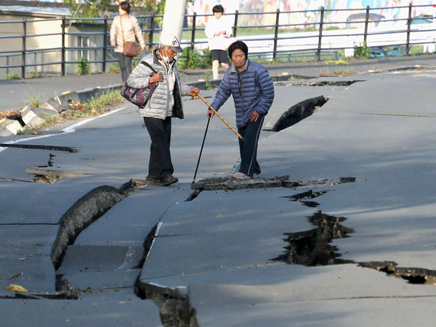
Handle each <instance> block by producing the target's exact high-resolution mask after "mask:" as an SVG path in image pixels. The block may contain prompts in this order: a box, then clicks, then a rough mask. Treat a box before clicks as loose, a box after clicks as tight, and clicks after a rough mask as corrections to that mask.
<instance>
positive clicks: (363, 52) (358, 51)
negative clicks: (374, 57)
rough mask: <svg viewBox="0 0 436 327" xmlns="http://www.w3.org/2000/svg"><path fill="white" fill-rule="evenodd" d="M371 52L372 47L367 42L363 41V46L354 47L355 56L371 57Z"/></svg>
mask: <svg viewBox="0 0 436 327" xmlns="http://www.w3.org/2000/svg"><path fill="white" fill-rule="evenodd" d="M370 54H371V48H370V47H368V45H367V44H366V42H363V45H362V46H361V47H354V56H355V57H357V58H369V56H370Z"/></svg>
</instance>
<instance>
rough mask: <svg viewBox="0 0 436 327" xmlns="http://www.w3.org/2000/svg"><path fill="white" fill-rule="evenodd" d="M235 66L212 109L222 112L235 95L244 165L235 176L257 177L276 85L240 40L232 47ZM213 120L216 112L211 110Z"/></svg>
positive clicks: (231, 55)
mask: <svg viewBox="0 0 436 327" xmlns="http://www.w3.org/2000/svg"><path fill="white" fill-rule="evenodd" d="M229 56H230V58H231V59H232V62H233V65H232V66H231V67H230V68H229V69H227V71H226V73H225V74H224V78H223V80H222V82H221V84H220V86H219V88H218V91H217V93H216V95H215V99H214V100H213V102H212V104H211V106H212V108H215V110H218V109H219V108H221V106H222V105H223V104H224V103H225V102H226V101H227V99H228V98H229V97H230V96H233V101H234V103H235V112H236V126H238V133H239V134H240V135H242V137H243V138H244V139H245V141H242V140H239V153H240V155H241V165H240V167H239V171H238V172H236V173H235V174H233V175H232V177H233V178H236V179H251V178H257V177H258V176H259V174H260V172H261V170H260V166H259V163H258V162H257V145H258V141H259V134H260V131H261V129H262V124H263V120H264V117H265V115H266V114H267V113H268V110H269V109H270V108H271V105H272V103H273V101H274V84H273V82H272V79H271V77H270V76H269V73H268V71H267V70H266V68H265V67H263V66H262V65H261V64H259V63H257V62H254V61H250V60H249V59H248V47H247V45H246V44H245V43H244V42H242V41H236V42H235V43H232V44H231V45H230V47H229ZM208 116H209V117H213V116H214V112H213V111H212V110H209V111H208Z"/></svg>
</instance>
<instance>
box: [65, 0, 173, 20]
mask: <svg viewBox="0 0 436 327" xmlns="http://www.w3.org/2000/svg"><path fill="white" fill-rule="evenodd" d="M64 2H65V3H67V4H69V5H70V6H71V7H70V11H71V14H72V15H74V16H75V17H89V18H93V17H104V16H107V15H108V14H109V13H117V12H118V4H119V3H120V2H121V1H112V0H83V1H81V2H77V0H64ZM129 2H130V5H131V6H132V11H135V12H140V13H150V12H158V11H159V10H160V8H161V7H162V2H163V3H164V5H163V7H162V8H163V10H164V9H165V0H163V1H162V2H161V3H159V4H157V5H156V0H129ZM163 10H162V12H163Z"/></svg>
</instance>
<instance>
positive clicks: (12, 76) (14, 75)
mask: <svg viewBox="0 0 436 327" xmlns="http://www.w3.org/2000/svg"><path fill="white" fill-rule="evenodd" d="M5 77H6V79H7V80H12V79H21V77H20V75H18V74H17V73H16V72H14V71H13V70H12V72H11V73H9V74H6V75H5Z"/></svg>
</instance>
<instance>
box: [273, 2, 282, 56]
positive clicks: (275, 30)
mask: <svg viewBox="0 0 436 327" xmlns="http://www.w3.org/2000/svg"><path fill="white" fill-rule="evenodd" d="M279 19H280V9H277V13H276V26H275V27H274V50H273V61H275V60H276V58H277V43H278V37H279Z"/></svg>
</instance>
